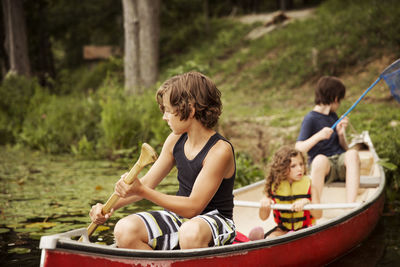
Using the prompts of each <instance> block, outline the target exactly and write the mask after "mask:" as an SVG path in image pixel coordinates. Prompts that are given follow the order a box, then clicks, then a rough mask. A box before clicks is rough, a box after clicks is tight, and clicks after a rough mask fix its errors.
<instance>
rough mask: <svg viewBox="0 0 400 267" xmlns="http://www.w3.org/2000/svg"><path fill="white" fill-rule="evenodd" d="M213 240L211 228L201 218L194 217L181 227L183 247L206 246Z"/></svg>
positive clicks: (180, 240) (180, 237)
mask: <svg viewBox="0 0 400 267" xmlns="http://www.w3.org/2000/svg"><path fill="white" fill-rule="evenodd" d="M211 240H212V233H211V228H210V226H209V225H208V223H207V222H206V221H205V220H203V219H201V218H193V219H191V220H189V221H187V222H185V223H183V224H182V225H181V227H180V228H179V246H180V247H181V249H190V248H206V247H208V245H209V244H210V242H211Z"/></svg>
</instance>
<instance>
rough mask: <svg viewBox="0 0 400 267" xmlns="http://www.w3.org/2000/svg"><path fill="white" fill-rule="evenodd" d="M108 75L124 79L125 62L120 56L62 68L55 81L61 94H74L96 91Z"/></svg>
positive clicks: (57, 90) (116, 78) (118, 79)
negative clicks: (85, 64) (70, 67)
mask: <svg viewBox="0 0 400 267" xmlns="http://www.w3.org/2000/svg"><path fill="white" fill-rule="evenodd" d="M108 77H113V79H114V80H116V81H121V83H122V80H123V62H122V60H121V59H119V58H110V59H108V60H105V61H102V62H98V63H96V64H93V65H88V66H81V67H79V68H76V69H73V70H70V69H62V70H61V71H60V72H59V74H58V77H57V81H56V82H54V83H55V84H54V86H55V87H56V89H55V91H56V92H58V93H59V94H64V95H68V94H74V93H81V92H86V93H87V92H90V91H96V90H97V89H99V88H100V87H101V86H102V85H103V82H104V81H105V80H107V78H108Z"/></svg>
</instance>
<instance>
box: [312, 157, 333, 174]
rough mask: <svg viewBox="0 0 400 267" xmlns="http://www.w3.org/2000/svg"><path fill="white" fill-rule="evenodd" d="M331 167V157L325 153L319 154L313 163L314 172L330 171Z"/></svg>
mask: <svg viewBox="0 0 400 267" xmlns="http://www.w3.org/2000/svg"><path fill="white" fill-rule="evenodd" d="M329 169H330V163H329V159H328V158H327V157H326V156H324V155H318V156H316V157H315V158H314V160H313V161H312V163H311V171H312V172H320V173H324V174H325V173H328V171H329Z"/></svg>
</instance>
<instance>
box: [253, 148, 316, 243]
mask: <svg viewBox="0 0 400 267" xmlns="http://www.w3.org/2000/svg"><path fill="white" fill-rule="evenodd" d="M306 173H307V163H306V160H305V158H304V156H303V153H301V152H300V151H298V150H296V149H294V148H292V147H289V146H284V147H281V148H280V149H279V150H278V151H277V152H276V153H275V155H274V157H273V159H272V162H271V164H270V167H269V173H268V176H267V178H266V182H265V190H264V192H265V196H264V197H263V198H262V199H261V201H260V203H261V207H260V209H259V217H260V219H261V220H263V221H265V220H266V219H268V217H269V215H270V213H271V204H275V203H276V204H291V205H292V210H287V211H286V210H274V211H273V214H274V220H275V222H276V224H277V226H276V227H274V228H273V229H272V230H270V231H268V232H267V233H266V234H264V230H263V228H262V227H255V228H253V229H252V230H251V231H250V233H249V239H250V240H258V239H263V238H272V237H277V236H281V235H284V234H286V233H287V232H290V231H297V230H300V229H303V228H307V227H310V226H312V225H314V224H315V219H319V218H321V216H322V211H321V210H311V211H308V210H303V208H304V206H305V205H307V204H310V203H312V204H318V203H319V202H320V200H319V197H318V193H317V192H316V188H315V187H314V186H313V185H312V183H311V179H310V178H309V177H308V176H306V175H305V174H306Z"/></svg>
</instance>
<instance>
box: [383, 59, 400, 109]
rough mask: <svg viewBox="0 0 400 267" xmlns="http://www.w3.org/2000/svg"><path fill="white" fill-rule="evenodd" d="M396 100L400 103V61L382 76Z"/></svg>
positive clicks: (393, 64)
mask: <svg viewBox="0 0 400 267" xmlns="http://www.w3.org/2000/svg"><path fill="white" fill-rule="evenodd" d="M381 77H382V78H383V79H384V80H385V82H386V84H387V85H388V86H389V88H390V92H391V94H392V96H393V97H394V99H396V101H397V102H399V103H400V59H398V60H396V61H395V62H393V63H392V64H391V65H390V66H388V67H387V68H386V69H385V70H384V71H383V72H382V74H381Z"/></svg>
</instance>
